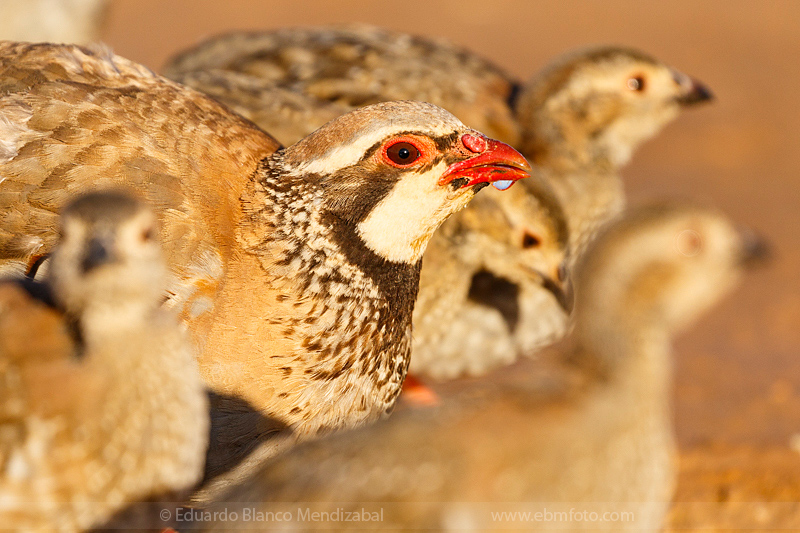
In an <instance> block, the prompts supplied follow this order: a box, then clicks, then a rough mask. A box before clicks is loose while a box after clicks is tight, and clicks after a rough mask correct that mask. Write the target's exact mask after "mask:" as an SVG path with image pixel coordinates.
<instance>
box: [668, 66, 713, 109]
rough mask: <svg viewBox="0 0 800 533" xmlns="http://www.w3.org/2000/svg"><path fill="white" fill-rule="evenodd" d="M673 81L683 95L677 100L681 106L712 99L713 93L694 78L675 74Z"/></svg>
mask: <svg viewBox="0 0 800 533" xmlns="http://www.w3.org/2000/svg"><path fill="white" fill-rule="evenodd" d="M675 81H677V82H678V84H680V86H681V88H682V89H683V93H682V94H681V95H680V96H678V99H677V100H678V103H679V104H681V105H694V104H699V103H702V102H708V101H709V100H713V99H714V93H712V92H711V90H710V89H709V88H708V87H707V86H705V85H703V84H702V83H700V82H699V81H697V80H696V79H694V78H691V77H689V76H687V75H685V74H678V73H676V74H675Z"/></svg>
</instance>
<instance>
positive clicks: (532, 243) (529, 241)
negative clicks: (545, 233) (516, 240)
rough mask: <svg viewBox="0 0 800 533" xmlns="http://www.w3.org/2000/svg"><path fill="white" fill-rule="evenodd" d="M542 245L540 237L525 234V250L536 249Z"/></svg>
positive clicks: (523, 239) (523, 243)
mask: <svg viewBox="0 0 800 533" xmlns="http://www.w3.org/2000/svg"><path fill="white" fill-rule="evenodd" d="M540 244H541V240H540V239H539V237H537V236H536V235H534V234H533V233H529V232H527V231H526V232H525V233H524V234H523V235H522V247H523V248H526V249H527V248H535V247H536V246H539V245H540Z"/></svg>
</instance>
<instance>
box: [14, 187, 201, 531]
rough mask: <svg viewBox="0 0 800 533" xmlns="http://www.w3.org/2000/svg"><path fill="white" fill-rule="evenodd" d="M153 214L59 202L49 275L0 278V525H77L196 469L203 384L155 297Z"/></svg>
mask: <svg viewBox="0 0 800 533" xmlns="http://www.w3.org/2000/svg"><path fill="white" fill-rule="evenodd" d="M155 224H156V219H155V216H154V215H153V214H152V213H151V212H150V210H149V209H147V208H145V207H144V206H143V205H142V204H140V203H139V202H138V201H135V200H133V199H131V198H130V197H128V196H126V195H122V194H119V193H94V194H90V195H86V196H83V197H81V198H79V199H77V200H75V201H74V202H72V203H71V204H69V205H68V206H67V207H66V208H65V210H64V212H63V217H62V223H61V237H60V239H59V242H58V244H57V246H56V248H55V250H54V251H53V257H52V264H51V268H50V273H49V280H48V283H47V284H46V285H43V284H39V283H35V282H31V281H25V282H23V281H5V282H2V283H0V376H2V378H0V524H2V526H3V528H4V529H5V528H10V529H11V530H13V531H34V530H36V531H54V530H58V531H79V530H80V531H83V530H85V529H88V528H90V527H95V526H100V525H102V524H105V523H106V522H107V520H109V519H110V518H111V517H112V516H113V515H115V514H116V513H117V512H119V511H121V510H123V509H124V508H125V507H126V506H127V505H129V504H134V503H135V502H140V501H144V500H152V499H164V501H168V502H169V501H177V500H176V499H175V498H180V497H181V495H182V494H183V495H187V494H188V493H187V491H188V490H189V489H191V488H192V487H193V486H194V485H195V484H196V483H197V482H198V481H199V480H200V475H201V473H202V469H203V460H204V458H205V452H206V443H207V440H208V421H207V420H208V412H207V401H206V393H205V390H204V387H203V385H202V381H201V378H200V374H199V372H198V369H197V361H196V360H195V357H194V354H193V351H192V350H191V349H190V345H189V342H188V339H186V338H185V336H184V335H183V333H182V332H181V330H180V328H179V326H178V323H177V321H176V320H175V319H174V318H173V317H172V316H171V315H170V314H168V313H165V312H164V311H162V310H160V309H159V305H160V302H161V298H162V294H163V287H164V281H165V276H166V269H165V267H164V264H163V260H162V258H161V250H160V246H159V244H158V242H157V239H156V236H157V230H156V226H155ZM156 520H157V519H156ZM121 525H125V526H126V527H129V526H132V525H133V524H129V523H128V524H121Z"/></svg>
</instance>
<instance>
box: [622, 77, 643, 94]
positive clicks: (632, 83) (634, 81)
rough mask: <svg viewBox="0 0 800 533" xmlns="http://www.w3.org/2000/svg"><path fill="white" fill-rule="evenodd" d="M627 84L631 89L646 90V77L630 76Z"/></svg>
mask: <svg viewBox="0 0 800 533" xmlns="http://www.w3.org/2000/svg"><path fill="white" fill-rule="evenodd" d="M626 85H627V86H628V89H630V90H631V91H637V92H642V91H644V77H643V76H634V77H632V78H628V81H627V82H626Z"/></svg>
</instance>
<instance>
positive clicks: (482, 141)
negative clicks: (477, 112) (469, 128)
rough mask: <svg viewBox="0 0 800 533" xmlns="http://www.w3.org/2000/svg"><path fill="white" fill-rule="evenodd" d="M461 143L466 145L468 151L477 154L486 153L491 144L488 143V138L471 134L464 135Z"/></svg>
mask: <svg viewBox="0 0 800 533" xmlns="http://www.w3.org/2000/svg"><path fill="white" fill-rule="evenodd" d="M461 142H462V143H464V146H465V147H466V148H467V150H469V151H470V152H473V153H476V154H480V153H481V152H483V151H485V150H486V148H487V147H488V146H489V143H488V142H486V137H482V136H480V135H473V134H471V133H465V134H464V135H462V136H461Z"/></svg>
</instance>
